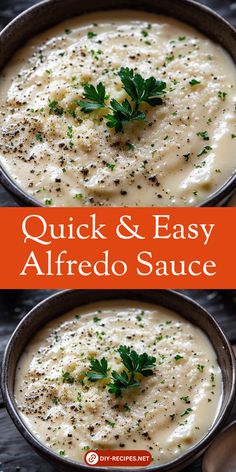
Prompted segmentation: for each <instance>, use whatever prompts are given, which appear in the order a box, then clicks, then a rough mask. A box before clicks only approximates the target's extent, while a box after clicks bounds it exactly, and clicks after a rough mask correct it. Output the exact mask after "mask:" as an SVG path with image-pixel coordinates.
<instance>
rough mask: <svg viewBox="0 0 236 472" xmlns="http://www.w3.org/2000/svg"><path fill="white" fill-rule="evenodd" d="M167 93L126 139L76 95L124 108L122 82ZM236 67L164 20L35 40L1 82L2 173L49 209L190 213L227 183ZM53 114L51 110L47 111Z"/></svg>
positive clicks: (122, 15)
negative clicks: (124, 76) (97, 88)
mask: <svg viewBox="0 0 236 472" xmlns="http://www.w3.org/2000/svg"><path fill="white" fill-rule="evenodd" d="M121 67H129V68H132V69H134V71H135V72H136V73H139V74H141V75H142V76H143V78H145V79H147V78H149V77H151V76H154V77H155V78H156V79H158V80H162V81H164V82H165V83H166V94H165V97H164V100H163V104H162V105H160V106H155V107H152V106H150V105H147V104H142V110H143V111H145V113H146V115H147V120H146V122H144V121H133V122H131V123H128V124H127V125H125V127H124V132H123V133H116V132H115V131H114V129H109V128H108V127H107V125H106V122H105V119H104V112H103V111H101V110H100V111H98V112H93V113H89V114H85V113H83V112H82V111H81V107H80V106H78V105H77V104H76V101H78V100H81V99H82V98H83V93H84V84H85V83H90V84H93V85H97V84H98V83H99V82H102V83H103V84H104V85H105V87H106V93H107V94H108V95H109V96H110V98H115V99H116V100H118V101H119V102H122V101H123V100H124V99H125V98H129V97H128V96H127V94H126V92H125V91H124V89H123V88H122V84H121V81H120V78H119V77H118V75H117V74H118V71H119V70H120V68H121ZM235 102H236V94H235V65H234V63H233V61H232V59H231V58H230V57H229V55H228V54H227V53H226V52H225V51H224V50H223V49H222V48H221V47H220V46H219V45H217V44H215V43H214V42H212V41H211V40H210V39H208V38H206V37H205V36H203V35H202V34H200V33H199V32H198V31H196V30H195V29H193V28H191V27H189V26H187V25H185V24H183V23H180V22H178V21H175V20H173V19H171V18H168V17H164V16H156V15H154V14H148V13H144V12H141V13H139V12H135V11H130V12H129V11H125V12H122V11H121V12H119V11H118V12H115V13H114V12H108V13H96V14H93V15H88V16H84V17H79V18H75V19H73V20H70V21H67V22H66V23H64V24H60V25H59V26H57V27H56V28H53V29H51V30H49V31H47V32H46V33H44V34H42V35H41V36H37V37H36V38H35V39H33V40H31V41H30V42H29V43H28V44H26V46H25V47H24V48H22V49H21V50H19V52H18V53H17V54H16V55H15V56H14V58H13V60H12V61H11V63H10V64H9V65H8V67H6V69H5V70H4V71H3V74H2V77H1V91H0V126H1V129H2V137H1V143H0V162H1V163H2V165H3V167H4V168H5V169H6V171H7V172H8V173H9V175H10V176H11V177H12V178H13V179H14V180H15V181H16V183H17V184H18V185H19V186H20V187H21V188H23V189H24V190H25V191H26V192H27V193H28V194H30V195H32V196H33V197H34V198H36V200H38V201H40V202H42V203H45V204H46V205H51V206H82V205H85V206H86V205H88V206H90V205H92V206H93V205H95V206H175V205H176V206H185V205H187V206H189V205H190V206H195V205H197V204H199V203H201V202H203V201H204V200H205V199H206V198H207V197H208V196H209V195H210V194H212V193H213V192H214V191H216V190H217V189H218V188H219V187H221V186H222V185H223V183H225V182H226V181H227V180H228V178H229V177H230V176H231V175H232V173H233V172H234V171H235V159H236V157H235V156H236V137H235V136H236V115H235ZM49 104H51V106H49Z"/></svg>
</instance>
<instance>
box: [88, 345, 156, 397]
mask: <svg viewBox="0 0 236 472" xmlns="http://www.w3.org/2000/svg"><path fill="white" fill-rule="evenodd" d="M118 352H119V354H120V358H121V360H122V363H123V366H124V369H123V370H122V372H121V373H119V372H117V371H115V370H113V371H112V373H111V378H110V379H109V378H108V374H109V370H110V369H109V368H108V363H107V360H106V359H105V358H104V357H103V358H102V359H101V361H99V360H98V359H91V361H90V370H89V371H88V372H87V373H86V376H87V378H88V379H89V380H90V381H91V382H96V381H97V380H101V379H107V380H110V382H109V383H108V384H107V387H108V391H109V393H112V394H114V395H115V396H116V397H121V396H122V392H123V391H124V390H127V389H129V388H137V387H139V386H140V381H139V380H140V379H139V377H138V375H142V376H143V377H148V376H150V375H153V369H154V367H155V363H156V358H155V357H153V356H149V355H148V354H147V353H146V352H144V353H143V354H138V353H137V352H136V351H134V350H131V349H130V347H127V346H120V347H119V349H118Z"/></svg>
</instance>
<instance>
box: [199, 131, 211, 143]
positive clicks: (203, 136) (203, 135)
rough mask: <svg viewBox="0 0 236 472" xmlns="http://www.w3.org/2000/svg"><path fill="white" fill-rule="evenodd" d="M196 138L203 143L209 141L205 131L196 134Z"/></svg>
mask: <svg viewBox="0 0 236 472" xmlns="http://www.w3.org/2000/svg"><path fill="white" fill-rule="evenodd" d="M197 136H199V137H200V138H202V139H203V140H204V141H209V139H210V138H209V135H208V132H207V131H199V132H198V133H197Z"/></svg>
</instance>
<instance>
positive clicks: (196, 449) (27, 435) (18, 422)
mask: <svg viewBox="0 0 236 472" xmlns="http://www.w3.org/2000/svg"><path fill="white" fill-rule="evenodd" d="M82 292H83V293H85V294H88V301H87V302H82V304H81V306H85V305H88V304H90V303H91V301H89V293H91V292H93V293H97V292H99V293H101V292H103V293H104V294H106V293H107V292H110V293H111V298H110V297H108V298H107V297H105V298H104V301H107V300H115V299H118V298H117V294H118V293H119V294H121V293H125V296H124V297H123V299H126V300H128V298H127V297H128V293H130V294H132V297H131V298H130V300H134V299H136V300H137V301H138V300H140V301H143V302H144V301H145V297H146V298H147V300H146V302H148V294H156V293H157V292H159V294H160V295H161V294H163V293H165V294H167V295H169V296H171V297H172V299H175V300H177V299H178V300H179V302H181V300H182V302H183V303H186V304H191V306H192V307H193V308H195V309H196V310H199V311H201V313H202V314H203V315H204V316H205V319H207V318H208V320H209V321H210V324H211V326H212V327H213V328H214V330H215V331H216V332H217V334H218V336H219V337H220V338H221V341H222V345H223V346H224V349H225V350H226V351H227V354H228V357H229V360H230V367H231V371H230V376H231V384H230V393H229V398H228V401H227V403H226V405H224V407H223V409H222V405H221V409H220V411H219V413H218V416H217V418H216V420H215V422H214V423H213V424H212V426H211V427H210V429H209V430H208V432H207V433H206V434H205V435H204V436H203V438H202V439H200V440H199V442H197V443H196V444H195V445H193V446H192V447H191V449H189V450H187V451H186V452H185V453H184V454H183V455H181V456H179V457H178V458H176V459H174V460H172V461H170V462H167V463H165V464H160V465H158V464H154V465H151V466H147V467H142V468H137V469H132V470H133V471H134V472H138V471H140V470H143V471H144V472H149V471H150V472H168V471H169V470H172V468H173V467H177V469H176V470H180V469H179V468H181V464H182V463H183V462H184V463H186V462H187V461H189V462H191V459H193V460H194V457H198V456H199V455H201V453H202V452H204V450H205V449H206V448H207V447H208V446H209V445H210V443H211V441H212V440H213V439H214V438H215V436H216V434H217V433H219V432H221V431H222V427H223V426H224V422H225V420H226V418H227V417H228V415H229V413H230V411H231V409H232V406H233V404H234V401H235V397H236V363H235V357H234V353H233V350H232V347H231V345H230V342H229V341H228V339H227V337H226V335H225V334H224V332H223V331H222V329H221V327H220V326H219V324H218V322H217V321H216V320H215V318H214V317H213V315H211V314H210V313H209V312H208V311H207V310H206V309H205V308H203V307H202V306H201V305H200V304H199V303H198V302H196V301H195V300H193V299H192V298H190V297H189V296H187V295H185V294H183V293H180V292H177V291H174V290H162V289H161V290H144V291H141V290H119V289H118V290H110V291H109V290H76V289H73V290H61V291H57V292H55V293H53V294H52V295H50V296H49V297H46V298H45V299H43V300H42V301H41V302H40V303H38V304H37V305H35V306H34V307H33V308H32V309H31V310H30V311H29V312H28V313H27V314H26V315H25V316H24V317H23V318H22V320H21V321H20V323H19V324H18V325H17V327H16V328H15V330H14V332H13V334H12V335H11V337H10V339H9V341H8V344H7V346H6V349H5V352H4V356H3V361H2V375H1V388H2V395H3V400H4V404H5V406H6V408H7V411H8V413H9V415H10V417H11V419H12V421H13V423H14V424H15V426H16V427H17V429H18V430H19V431H20V433H21V434H22V435H23V437H24V439H26V441H27V442H28V443H29V444H30V445H31V446H32V447H33V448H34V449H36V450H37V452H38V453H39V454H40V455H43V456H44V457H45V456H46V457H47V458H48V460H49V462H51V463H52V462H56V463H59V464H61V465H63V466H64V467H66V466H68V467H74V468H75V470H78V471H79V470H80V471H84V472H91V469H92V468H93V467H91V466H89V465H86V464H85V463H81V462H77V461H75V460H72V459H69V458H64V457H63V456H59V455H58V454H57V453H56V452H54V451H52V450H51V449H49V448H47V447H46V446H45V445H44V444H43V443H42V442H41V441H40V440H38V439H37V438H36V436H35V435H34V434H33V433H32V432H31V431H30V429H29V428H28V427H27V425H26V424H25V423H24V421H23V419H22V418H21V416H20V414H19V412H18V409H17V405H16V402H15V399H14V392H13V391H12V392H11V391H10V388H9V384H8V381H9V378H8V365H9V360H10V358H11V355H12V354H11V353H12V349H14V343H15V341H16V340H17V338H18V333H20V332H21V331H22V328H24V326H25V324H26V325H27V324H28V322H30V320H32V319H33V318H34V317H35V316H37V313H38V311H41V310H42V308H47V306H48V304H51V303H53V304H54V310H55V308H56V306H57V305H56V306H55V302H56V303H60V299H61V298H63V297H64V294H66V293H67V294H68V295H69V296H70V295H72V296H73V294H75V293H77V295H78V298H79V296H80V294H81V293H82ZM140 294H142V296H141V297H140V298H139V296H140ZM133 295H135V297H133ZM143 295H144V298H143ZM102 300H103V299H102V298H101V299H100V298H99V301H102ZM93 302H95V303H96V301H94V300H93ZM149 303H153V304H154V305H155V304H157V305H158V304H160V305H161V303H158V301H149ZM75 306H76V304H75ZM163 306H165V305H163ZM72 309H73V308H72ZM178 310H179V309H178ZM178 310H177V312H179V311H178ZM67 311H68V310H67ZM180 315H181V316H182V317H183V318H185V316H184V315H182V314H181V313H180ZM58 317H60V315H58ZM56 318H57V315H55V319H56ZM50 319H54V317H52V318H50ZM50 319H49V320H48V321H45V320H44V321H43V322H42V325H41V328H42V327H43V326H45V325H46V324H47V322H49V321H50ZM41 328H40V327H38V328H37V330H39V329H41ZM200 329H202V331H203V332H204V333H205V334H206V335H207V337H208V339H209V340H210V338H209V335H208V334H207V332H206V331H205V330H204V328H200ZM37 330H36V331H34V333H33V334H32V335H34V334H36V332H37ZM28 342H29V341H27V342H26V344H25V345H27V343H28ZM210 342H211V341H210ZM25 345H24V346H23V349H22V351H21V353H22V352H23V351H24V348H25ZM18 360H19V358H18V359H17V360H16V362H15V369H16V366H17V362H18ZM14 379H15V371H14ZM223 385H224V384H223ZM222 395H223V394H222ZM221 410H222V411H221ZM96 471H97V472H104V471H105V472H110V471H111V472H115V471H117V472H124V471H123V469H122V468H118V467H96Z"/></svg>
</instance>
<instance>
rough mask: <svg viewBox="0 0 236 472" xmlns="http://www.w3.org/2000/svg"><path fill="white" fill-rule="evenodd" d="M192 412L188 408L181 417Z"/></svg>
mask: <svg viewBox="0 0 236 472" xmlns="http://www.w3.org/2000/svg"><path fill="white" fill-rule="evenodd" d="M191 411H193V410H192V408H187V410H185V411H184V413H182V415H180V416H186V415H189V413H191Z"/></svg>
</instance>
